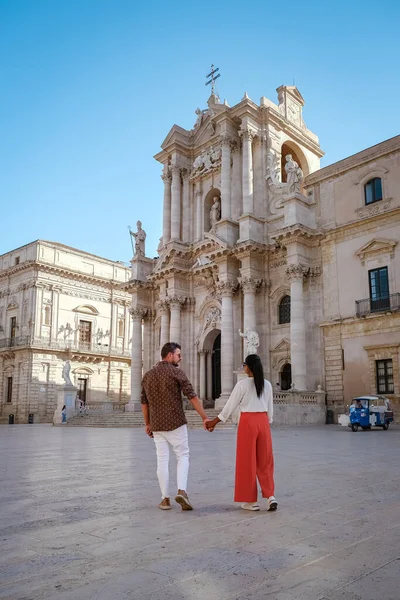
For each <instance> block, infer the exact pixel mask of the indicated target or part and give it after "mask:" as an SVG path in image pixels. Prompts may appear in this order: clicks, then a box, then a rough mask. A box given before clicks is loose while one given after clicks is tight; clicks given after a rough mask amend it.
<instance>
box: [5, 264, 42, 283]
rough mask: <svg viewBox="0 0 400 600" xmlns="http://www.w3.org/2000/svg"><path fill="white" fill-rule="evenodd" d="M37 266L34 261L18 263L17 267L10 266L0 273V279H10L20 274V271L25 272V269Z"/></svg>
mask: <svg viewBox="0 0 400 600" xmlns="http://www.w3.org/2000/svg"><path fill="white" fill-rule="evenodd" d="M38 264H39V263H38V262H37V261H36V260H26V261H24V262H23V263H20V264H19V265H12V266H11V267H8V268H7V269H3V270H2V271H0V279H3V278H4V277H11V275H15V274H16V273H20V272H21V271H26V270H27V269H30V268H31V267H34V266H35V265H38Z"/></svg>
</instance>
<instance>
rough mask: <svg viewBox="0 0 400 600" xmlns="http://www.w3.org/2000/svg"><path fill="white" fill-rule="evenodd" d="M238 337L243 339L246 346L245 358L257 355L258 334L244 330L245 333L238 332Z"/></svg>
mask: <svg viewBox="0 0 400 600" xmlns="http://www.w3.org/2000/svg"><path fill="white" fill-rule="evenodd" d="M239 335H240V336H241V337H242V338H243V339H244V341H245V342H246V346H247V351H246V352H247V354H246V355H247V356H248V355H249V354H257V348H258V346H259V345H260V338H259V337H258V333H257V332H256V331H252V330H251V329H246V331H245V332H242V331H240V329H239Z"/></svg>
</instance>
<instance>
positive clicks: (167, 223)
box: [161, 167, 171, 245]
mask: <svg viewBox="0 0 400 600" xmlns="http://www.w3.org/2000/svg"><path fill="white" fill-rule="evenodd" d="M161 179H162V180H163V182H164V206H163V244H164V245H165V244H166V243H167V242H169V240H170V239H171V175H170V174H169V171H168V169H167V168H165V167H164V173H163V174H162V175H161Z"/></svg>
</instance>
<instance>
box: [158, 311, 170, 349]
mask: <svg viewBox="0 0 400 600" xmlns="http://www.w3.org/2000/svg"><path fill="white" fill-rule="evenodd" d="M159 309H160V313H161V335H160V352H161V348H162V347H163V346H164V344H166V343H167V342H169V341H171V340H170V339H169V306H168V303H167V302H165V301H163V302H160V305H159Z"/></svg>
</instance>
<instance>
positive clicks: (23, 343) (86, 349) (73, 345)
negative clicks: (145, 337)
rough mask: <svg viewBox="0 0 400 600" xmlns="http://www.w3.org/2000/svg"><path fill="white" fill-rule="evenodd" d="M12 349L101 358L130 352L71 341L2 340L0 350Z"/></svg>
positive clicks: (27, 338) (20, 337) (28, 336)
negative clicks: (78, 353) (71, 353)
mask: <svg viewBox="0 0 400 600" xmlns="http://www.w3.org/2000/svg"><path fill="white" fill-rule="evenodd" d="M12 348H38V349H39V348H40V349H43V350H71V352H81V353H82V354H95V355H96V354H97V355H101V356H109V355H110V356H125V357H129V356H130V352H129V351H128V350H123V349H122V348H115V347H111V348H110V347H109V346H108V345H105V344H98V343H96V342H91V343H90V342H79V341H77V342H73V341H70V340H50V339H49V338H41V337H33V336H30V335H21V336H18V337H8V338H0V350H2V349H6V350H10V349H12Z"/></svg>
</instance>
